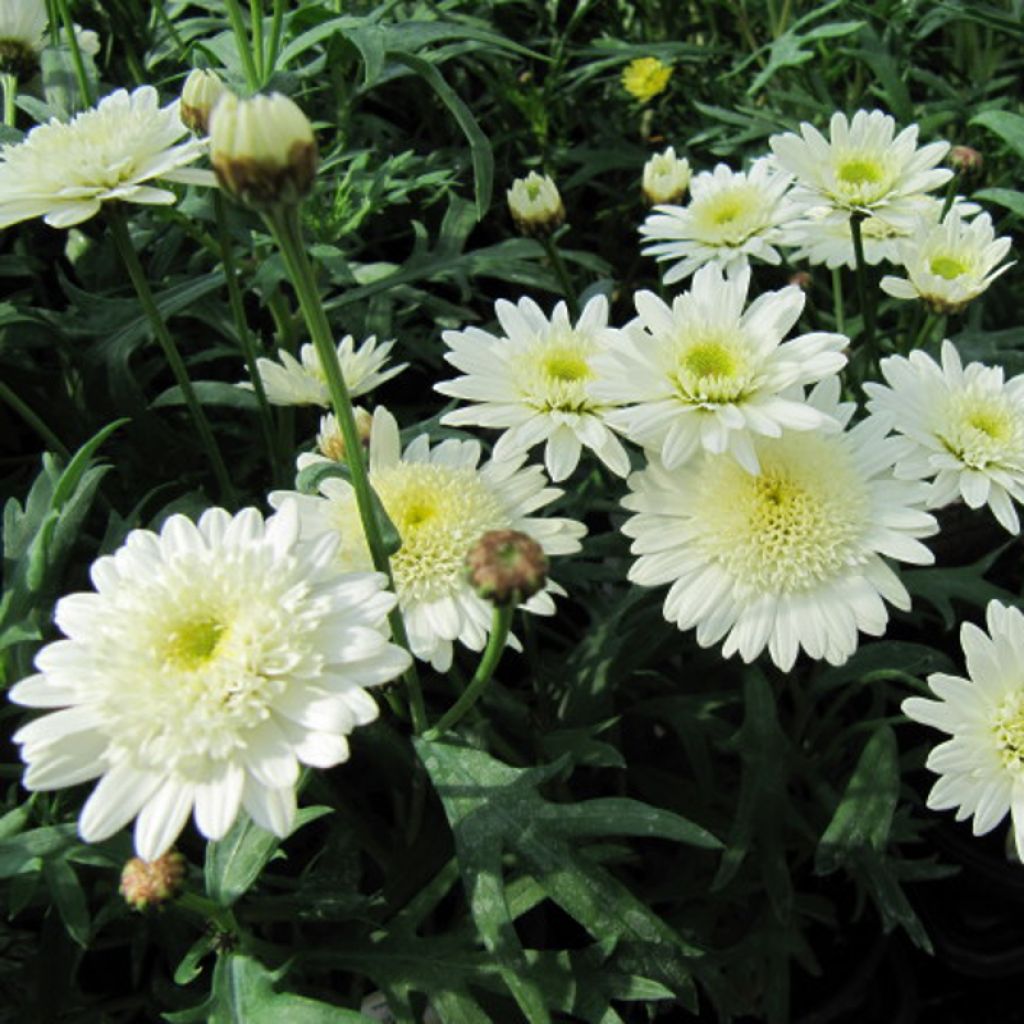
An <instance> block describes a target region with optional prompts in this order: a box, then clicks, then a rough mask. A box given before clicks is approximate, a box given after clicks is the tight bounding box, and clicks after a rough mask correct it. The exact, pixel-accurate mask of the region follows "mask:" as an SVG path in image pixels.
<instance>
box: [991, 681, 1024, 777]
mask: <svg viewBox="0 0 1024 1024" xmlns="http://www.w3.org/2000/svg"><path fill="white" fill-rule="evenodd" d="M992 732H993V733H994V734H995V741H996V750H997V751H998V752H999V758H1000V760H1001V761H1002V762H1003V765H1004V766H1005V767H1006V768H1009V769H1011V770H1012V771H1014V772H1019V771H1021V770H1022V769H1024V695H1022V694H1019V693H1011V694H1009V695H1008V696H1007V697H1006V698H1005V699H1004V700H1003V702H1002V704H1001V705H1000V707H999V708H998V710H997V712H996V716H995V720H994V721H993V723H992Z"/></svg>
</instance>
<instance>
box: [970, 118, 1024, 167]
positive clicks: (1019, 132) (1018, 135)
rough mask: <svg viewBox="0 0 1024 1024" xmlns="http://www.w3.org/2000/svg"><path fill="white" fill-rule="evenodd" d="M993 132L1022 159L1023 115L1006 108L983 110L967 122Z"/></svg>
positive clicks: (1023, 155) (1023, 145) (1023, 157)
mask: <svg viewBox="0 0 1024 1024" xmlns="http://www.w3.org/2000/svg"><path fill="white" fill-rule="evenodd" d="M967 123H968V124H979V125H981V127H982V128H987V129H988V130H989V131H990V132H995V134H996V135H998V136H999V138H1001V139H1002V140H1003V142H1005V143H1006V144H1007V145H1008V146H1009V147H1010V149H1012V150H1013V151H1014V153H1016V154H1017V156H1019V157H1021V158H1022V159H1024V117H1022V116H1021V115H1020V114H1011V113H1010V112H1009V111H1008V110H983V111H982V112H981V113H980V114H975V115H974V117H972V118H971V119H970V121H968V122H967Z"/></svg>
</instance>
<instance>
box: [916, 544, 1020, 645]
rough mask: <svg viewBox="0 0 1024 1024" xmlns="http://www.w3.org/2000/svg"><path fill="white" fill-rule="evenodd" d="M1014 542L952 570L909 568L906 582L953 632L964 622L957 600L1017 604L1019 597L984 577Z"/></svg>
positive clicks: (980, 605)
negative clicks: (955, 605) (956, 603)
mask: <svg viewBox="0 0 1024 1024" xmlns="http://www.w3.org/2000/svg"><path fill="white" fill-rule="evenodd" d="M1011 543H1012V541H1007V542H1006V543H1005V544H1000V545H999V546H998V547H997V548H996V549H995V550H994V551H991V552H989V553H988V554H987V555H985V556H983V557H982V558H979V559H978V560H977V561H976V562H972V563H971V564H970V565H963V566H956V567H954V568H949V569H945V568H943V569H932V568H929V569H908V570H906V571H905V572H904V573H903V574H902V576H903V582H904V583H905V584H906V587H907V590H909V591H910V593H911V595H913V596H914V597H919V598H921V599H922V600H924V601H927V602H928V603H929V604H930V605H932V606H933V607H934V608H935V609H936V610H937V611H938V612H939V614H940V615H941V616H942V618H943V621H944V623H945V626H946V629H953V628H954V626H956V625H957V623H958V622H959V621H960V614H959V612H958V611H957V610H956V609H955V608H954V607H953V602H954V601H963V602H964V603H966V604H968V605H971V606H973V607H976V608H984V607H985V606H986V605H987V604H988V603H989V601H991V600H992V599H993V598H995V599H996V600H999V601H1003V602H1006V603H1009V604H1014V603H1016V601H1017V597H1016V595H1015V594H1011V593H1010V592H1009V591H1008V590H1004V589H1003V588H1002V587H999V586H996V584H994V583H989V582H988V580H986V579H985V578H984V575H985V573H986V572H988V571H989V569H991V568H992V566H993V565H994V564H995V562H996V559H998V558H999V556H1000V555H1002V553H1003V552H1004V551H1005V550H1006V549H1007V548H1008V547H1009V546H1010V544H1011Z"/></svg>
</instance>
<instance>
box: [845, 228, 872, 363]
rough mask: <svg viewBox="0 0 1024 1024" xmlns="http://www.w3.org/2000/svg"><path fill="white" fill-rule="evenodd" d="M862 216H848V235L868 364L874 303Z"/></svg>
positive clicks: (870, 354) (870, 359)
mask: <svg viewBox="0 0 1024 1024" xmlns="http://www.w3.org/2000/svg"><path fill="white" fill-rule="evenodd" d="M863 220H864V215H863V214H862V213H859V212H856V211H855V212H854V213H852V214H850V234H851V236H852V237H853V254H854V257H855V259H856V260H857V301H858V303H859V304H860V315H861V317H862V319H863V321H864V347H865V349H866V350H867V356H868V362H869V363H870V362H873V361H874V358H875V303H874V301H873V300H872V301H870V302H869V301H868V267H867V262H866V261H865V259H864V239H863V237H862V235H861V222H862V221H863Z"/></svg>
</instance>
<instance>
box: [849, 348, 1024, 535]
mask: <svg viewBox="0 0 1024 1024" xmlns="http://www.w3.org/2000/svg"><path fill="white" fill-rule="evenodd" d="M881 368H882V376H883V377H885V380H886V383H887V384H888V385H889V386H888V387H886V386H885V385H884V384H876V383H868V384H865V385H864V391H865V392H866V393H867V394H868V395H869V396H870V399H871V400H870V401H869V402H868V409H869V410H870V411H871V412H872V414H873V415H875V416H879V417H881V418H883V419H884V421H885V422H886V423H888V424H889V425H890V426H891V427H892V428H893V429H895V430H896V431H897V432H898V433H900V434H902V435H903V436H904V439H905V440H904V448H903V454H902V456H901V458H900V460H899V463H898V465H897V466H896V473H897V475H898V476H900V477H902V478H903V479H909V480H927V479H932V478H934V479H932V484H931V487H930V488H929V491H928V505H927V507H928V508H942V507H943V506H945V505H948V504H950V502H953V501H956V500H957V498H962V499H963V500H964V501H965V502H966V503H967V505H968V506H969V507H970V508H975V509H977V508H981V506H982V505H988V507H989V508H990V509H991V510H992V514H993V515H994V516H995V517H996V519H998V520H999V523H1000V525H1002V526H1003V527H1004V528H1005V529H1006V530H1009V531H1010V533H1019V532H1020V520H1019V518H1018V516H1017V510H1016V508H1014V505H1013V503H1014V501H1017V502H1024V374H1019V375H1018V376H1016V377H1014V378H1012V379H1011V380H1009V381H1005V380H1004V378H1003V368H1002V367H1001V366H985V365H984V364H983V363H969V364H968V365H967V367H966V368H965V367H964V366H963V365H962V363H961V361H960V355H959V353H958V352H957V350H956V346H955V345H954V344H953V343H952V342H951V341H943V343H942V366H941V367H940V366H939V364H938V363H936V362H935V360H934V359H932V358H931V357H930V356H928V355H926V354H925V353H924V352H921V351H920V350H918V351H916V352H911V353H910V358H909V359H908V358H904V357H903V356H889V357H888V358H887V359H883V360H882V363H881Z"/></svg>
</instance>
